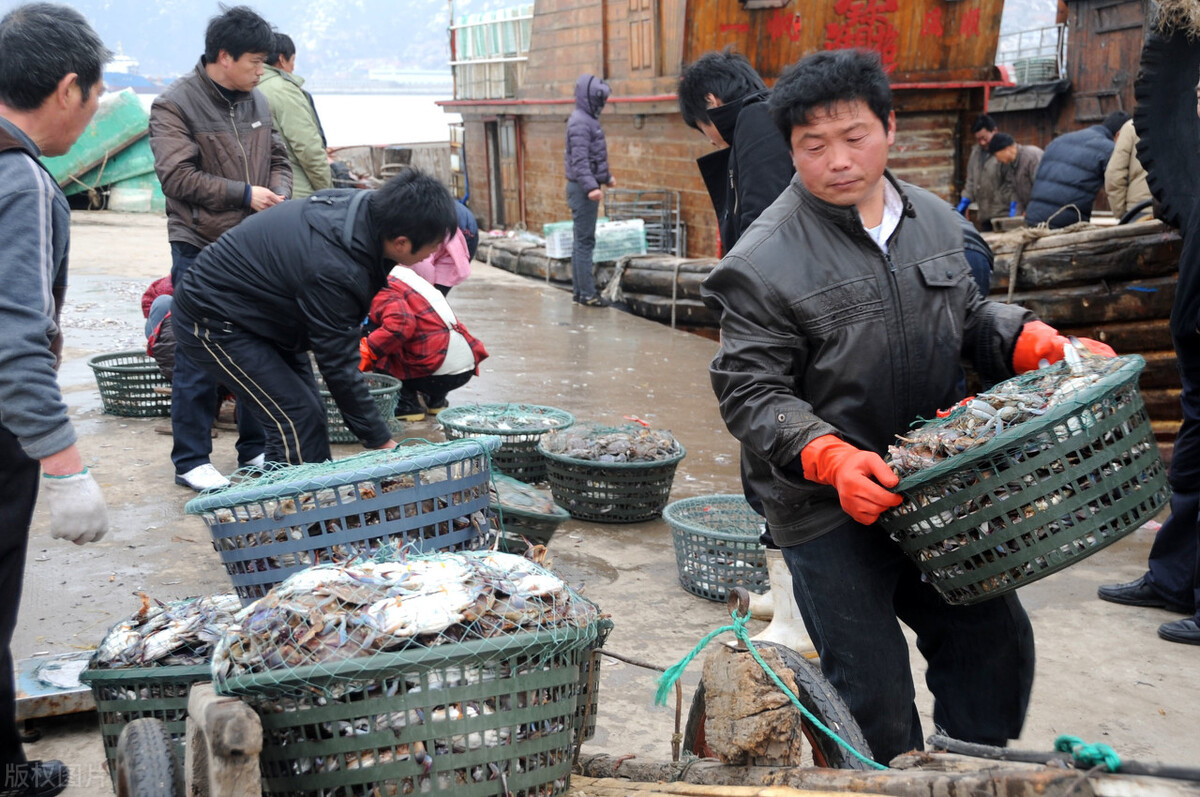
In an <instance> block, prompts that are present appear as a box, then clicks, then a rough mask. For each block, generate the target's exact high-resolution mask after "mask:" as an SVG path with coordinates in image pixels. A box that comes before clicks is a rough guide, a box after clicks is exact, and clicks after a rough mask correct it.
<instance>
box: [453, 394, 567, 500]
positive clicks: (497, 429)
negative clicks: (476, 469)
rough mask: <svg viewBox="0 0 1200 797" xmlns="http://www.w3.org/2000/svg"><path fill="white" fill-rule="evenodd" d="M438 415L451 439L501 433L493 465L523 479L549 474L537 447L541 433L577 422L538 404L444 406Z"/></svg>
mask: <svg viewBox="0 0 1200 797" xmlns="http://www.w3.org/2000/svg"><path fill="white" fill-rule="evenodd" d="M437 419H438V423H440V424H441V425H442V429H443V431H445V433H446V438H447V439H449V440H461V439H462V438H465V437H478V436H480V435H496V436H498V437H500V439H501V440H502V441H503V442H502V444H501V445H500V450H499V451H497V452H496V454H495V455H494V456H493V457H492V465H493V466H494V467H495V468H496V470H498V471H500V472H501V473H505V474H507V475H509V476H512V477H513V478H514V479H520V480H521V481H524V482H537V481H542V480H543V479H545V478H546V460H545V458H544V457H542V455H541V453H539V452H538V449H537V445H538V441H540V440H541V439H542V435H544V434H546V433H547V432H552V431H555V430H558V429H566V428H567V427H569V426H571V424H573V423H575V418H574V417H573V416H572V415H571V414H570V413H568V412H564V411H562V410H559V409H555V408H554V407H543V406H540V405H537V404H464V405H462V406H461V407H451V408H450V409H447V410H443V411H442V412H440V413H439V414H438V416H437Z"/></svg>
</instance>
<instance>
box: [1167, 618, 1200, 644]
mask: <svg viewBox="0 0 1200 797" xmlns="http://www.w3.org/2000/svg"><path fill="white" fill-rule="evenodd" d="M1158 635H1159V636H1160V637H1162V638H1163V639H1165V640H1167V641H1168V642H1182V643H1183V644H1185V645H1200V625H1196V618H1194V617H1185V618H1184V619H1182V620H1174V621H1172V622H1170V623H1163V624H1162V625H1160V626H1159V627H1158Z"/></svg>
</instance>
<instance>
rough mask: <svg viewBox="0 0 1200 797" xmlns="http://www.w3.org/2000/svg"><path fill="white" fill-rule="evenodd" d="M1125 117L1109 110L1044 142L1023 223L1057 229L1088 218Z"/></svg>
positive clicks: (1127, 115)
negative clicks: (1097, 121) (1100, 120)
mask: <svg viewBox="0 0 1200 797" xmlns="http://www.w3.org/2000/svg"><path fill="white" fill-rule="evenodd" d="M1128 119H1129V114H1127V113H1125V112H1124V111H1113V112H1112V113H1110V114H1109V115H1108V116H1106V117H1104V122H1103V123H1101V124H1098V125H1092V126H1091V127H1085V128H1084V129H1082V130H1076V131H1074V132H1072V133H1064V134H1063V135H1061V136H1059V137H1058V138H1056V139H1054V140H1053V141H1051V142H1050V143H1049V144H1047V145H1046V151H1045V152H1044V153H1042V162H1041V163H1040V164H1038V169H1037V175H1036V176H1035V177H1034V180H1033V193H1032V196H1030V198H1029V206H1028V207H1027V208H1025V224H1027V225H1028V226H1030V227H1034V226H1037V225H1038V224H1046V225H1047V226H1048V227H1049V228H1050V229H1052V230H1057V229H1059V228H1060V227H1069V226H1070V225H1072V224H1077V223H1078V222H1080V221H1090V220H1091V218H1092V205H1093V204H1095V202H1096V194H1097V192H1099V190H1100V189H1101V187H1103V185H1104V170H1105V168H1107V167H1108V159H1109V158H1110V157H1111V156H1112V152H1113V139H1114V138H1116V135H1117V133H1118V132H1119V131H1120V129H1121V125H1123V124H1125V122H1126V121H1128Z"/></svg>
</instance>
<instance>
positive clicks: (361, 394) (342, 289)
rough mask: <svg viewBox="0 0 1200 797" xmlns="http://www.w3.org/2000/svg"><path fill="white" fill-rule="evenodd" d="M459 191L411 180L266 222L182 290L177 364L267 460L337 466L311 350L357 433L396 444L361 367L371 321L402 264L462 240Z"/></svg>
mask: <svg viewBox="0 0 1200 797" xmlns="http://www.w3.org/2000/svg"><path fill="white" fill-rule="evenodd" d="M457 224H458V219H457V217H456V216H455V213H454V200H453V199H452V198H451V197H450V192H449V191H447V190H446V188H445V187H444V186H443V185H442V184H441V183H439V182H438V181H437V180H436V179H435V178H433V177H431V176H429V175H427V174H424V173H422V172H420V171H417V170H415V169H409V170H406V171H404V172H402V173H400V174H398V175H396V176H395V177H393V178H392V179H391V180H389V181H388V182H387V183H385V184H384V186H383V187H382V188H380V189H379V190H378V191H359V190H356V189H352V188H351V189H341V188H334V189H329V190H325V191H318V192H317V193H315V194H313V195H312V196H310V197H308V198H307V199H304V200H294V201H291V202H284V203H283V204H280V205H277V206H275V207H273V208H270V209H269V210H266V211H264V212H262V213H256V214H255V215H253V216H251V217H250V218H248V219H246V220H245V221H244V222H242V223H241V224H239V225H238V226H237V227H234V228H233V229H232V230H230V231H229V232H227V233H225V234H224V235H222V236H221V237H220V239H218V240H217V242H216V243H214V244H212V245H210V246H208V247H207V248H206V249H205V250H204V251H203V252H201V253H200V256H199V257H198V258H197V260H196V262H195V264H194V265H193V266H192V267H191V268H190V269H188V272H187V273H186V274H184V276H183V279H182V280H181V281H180V282H179V283H178V284H177V285H176V286H175V301H174V305H173V307H172V317H173V318H174V320H175V336H176V341H177V342H176V348H177V352H176V359H177V360H178V352H180V351H182V352H185V353H186V355H187V356H188V357H189V358H190V359H191V360H192V361H193V362H195V363H196V364H197V365H199V366H200V367H201V368H203V369H204V370H205V372H207V373H208V374H209V375H210V376H211V377H212V378H213V379H214V380H216V381H217V382H220V383H221V384H223V385H228V386H229V388H230V389H231V390H232V391H233V392H234V394H235V395H236V396H237V400H238V404H240V405H241V406H243V407H246V408H248V409H249V410H250V411H251V412H253V413H254V416H255V418H257V419H258V421H259V422H260V423H261V424H262V426H263V429H265V430H266V435H267V441H266V460H267V462H272V463H287V464H290V465H299V464H302V463H305V462H323V461H325V460H328V459H330V458H331V454H330V450H329V436H328V432H327V429H326V426H327V424H326V412H325V404H324V402H323V401H322V399H321V394H320V390H319V388H318V387H317V381H316V377H315V375H314V374H313V369H312V362H311V359H310V357H309V351H310V350H311V352H312V354H313V356H315V358H316V361H317V368H319V369H320V371H321V376H322V378H323V379H324V381H325V386H326V388H327V389H328V390H329V393H330V394H331V395H332V396H333V399H334V401H335V402H336V403H337V406H338V409H339V410H340V411H341V414H342V418H343V419H345V421H346V425H347V426H348V427H350V430H351V431H353V432H354V434H355V435H357V436H358V438H359V439H360V440H361V441H362V442H363V445H364V446H365V447H367V448H376V449H378V448H391V447H392V446H394V445H395V443H394V442H393V441H392V439H391V433H390V432H389V431H388V428H387V425H386V424H385V423H384V420H383V419H382V418H381V417H380V415H379V410H378V408H377V407H376V404H375V401H374V400H373V399H372V398H371V396H370V393H369V392H368V390H367V383H366V382H365V381H364V379H363V376H362V373H361V372H360V371H359V370H358V365H359V336H360V334H361V323H362V319H363V318H365V317H366V315H367V312H368V311H369V310H370V307H371V299H372V298H373V297H374V296H375V294H376V293H378V292H379V291H380V289H382V288H383V286H384V285H386V284H387V277H388V272H389V271H391V269H392V266H394V265H395V264H397V263H400V264H402V265H406V266H411V265H413V264H415V263H419V262H420V261H422V260H424V259H425V258H426V257H429V255H431V254H433V251H434V250H435V249H437V247H438V244H440V243H441V242H442V241H443V240H445V238H446V236H447V235H449V234H450V232H451V231H453V230H456V229H457V228H458V227H457Z"/></svg>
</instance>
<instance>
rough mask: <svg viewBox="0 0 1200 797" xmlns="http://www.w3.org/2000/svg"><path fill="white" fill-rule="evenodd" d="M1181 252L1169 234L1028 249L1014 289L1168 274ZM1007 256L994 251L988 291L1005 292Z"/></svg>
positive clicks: (1173, 234) (1009, 264) (1177, 241)
mask: <svg viewBox="0 0 1200 797" xmlns="http://www.w3.org/2000/svg"><path fill="white" fill-rule="evenodd" d="M1114 229H1115V228H1114ZM1051 237H1053V236H1051ZM1064 237H1065V236H1064ZM1046 240H1048V239H1042V241H1041V242H1039V243H1044V242H1045V241H1046ZM1181 248H1182V241H1181V239H1180V237H1179V234H1178V233H1176V232H1174V231H1173V230H1167V231H1162V232H1157V233H1152V234H1149V235H1138V236H1132V237H1127V236H1105V237H1089V238H1084V239H1082V240H1077V241H1075V242H1073V243H1063V244H1062V245H1057V246H1045V245H1042V246H1038V247H1037V248H1033V247H1030V248H1027V249H1025V250H1024V251H1023V252H1022V253H1021V262H1020V264H1019V267H1018V272H1017V289H1018V290H1035V289H1037V288H1049V287H1055V286H1060V285H1070V284H1073V283H1083V282H1098V281H1100V280H1131V279H1147V278H1150V277H1159V276H1164V275H1167V274H1174V273H1176V272H1177V271H1178V270H1179V253H1180V250H1181ZM1013 254H1014V253H1013V252H1012V251H999V252H995V255H996V262H995V265H994V266H993V269H992V270H993V284H992V290H993V291H996V290H1007V289H1008V277H1009V272H1010V269H1011V268H1012V260H1013Z"/></svg>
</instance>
